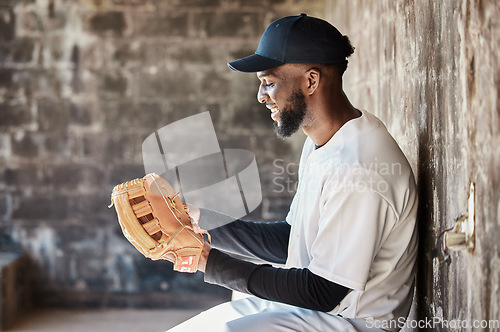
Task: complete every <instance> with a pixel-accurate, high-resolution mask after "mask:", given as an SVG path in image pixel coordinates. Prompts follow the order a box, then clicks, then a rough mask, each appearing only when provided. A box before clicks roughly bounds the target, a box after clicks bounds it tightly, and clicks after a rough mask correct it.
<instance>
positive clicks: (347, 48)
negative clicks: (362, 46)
mask: <svg viewBox="0 0 500 332" xmlns="http://www.w3.org/2000/svg"><path fill="white" fill-rule="evenodd" d="M339 47H341V48H342V51H343V53H344V55H345V57H346V60H344V61H343V62H340V63H333V64H332V65H333V66H334V67H335V68H336V69H337V71H338V72H339V74H340V76H342V75H343V74H344V72H345V71H346V69H347V64H348V63H349V61H347V58H348V57H350V56H351V55H352V54H353V53H354V47H353V46H352V44H351V41H350V40H349V37H347V36H345V35H344V36H342V41H341V45H340V46H339Z"/></svg>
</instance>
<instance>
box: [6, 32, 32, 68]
mask: <svg viewBox="0 0 500 332" xmlns="http://www.w3.org/2000/svg"><path fill="white" fill-rule="evenodd" d="M34 49H35V42H34V40H33V39H31V38H27V37H25V38H20V39H16V40H15V41H13V42H12V51H11V57H12V61H14V62H31V61H32V60H33V52H34Z"/></svg>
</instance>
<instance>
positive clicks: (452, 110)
mask: <svg viewBox="0 0 500 332" xmlns="http://www.w3.org/2000/svg"><path fill="white" fill-rule="evenodd" d="M327 4H328V7H327V8H326V14H325V17H326V18H327V19H329V21H330V22H332V23H333V24H334V25H336V26H337V27H338V28H339V29H340V30H341V31H342V32H343V33H345V34H347V35H349V36H350V38H351V41H352V43H353V45H354V46H355V47H356V51H355V53H354V55H353V56H352V58H351V60H350V65H349V69H348V70H347V73H346V77H345V90H346V91H347V94H348V96H349V97H350V98H351V99H352V101H353V103H354V104H355V106H357V107H360V108H364V109H367V110H369V111H371V112H373V113H375V114H376V115H378V116H379V117H380V118H381V119H382V120H383V121H384V122H385V123H386V124H387V126H388V129H389V131H390V132H391V133H392V134H393V135H394V136H395V138H396V140H397V141H398V142H399V143H400V145H401V147H402V148H403V150H404V152H405V153H406V155H407V157H408V159H409V160H410V162H411V164H412V166H413V169H414V171H415V173H416V175H417V177H418V185H419V190H420V203H421V204H420V220H419V223H420V232H421V241H420V244H421V247H420V258H419V266H418V267H419V271H418V287H417V293H416V300H417V306H416V308H415V309H414V312H413V314H412V315H413V318H416V319H422V320H425V319H426V318H427V319H433V318H434V317H436V318H441V319H445V320H455V321H456V322H457V321H467V322H469V323H471V324H472V323H473V322H474V320H479V321H480V320H500V308H499V303H500V289H499V284H500V257H499V256H500V255H499V241H498V239H499V238H500V190H499V188H500V176H499V173H498V171H499V169H500V144H499V143H500V108H499V94H498V88H499V83H500V69H499V68H500V67H499V63H500V62H499V60H500V56H499V55H498V49H499V48H500V21H499V16H500V5H499V4H498V2H497V1H494V0H490V1H392V0H381V1H361V0H357V1H356V0H353V1H330V2H327ZM471 182H473V183H475V186H476V187H475V188H476V195H475V215H476V218H475V227H476V228H475V250H474V251H472V252H471V251H460V252H450V257H451V264H450V265H447V264H444V265H440V264H439V263H438V260H437V259H432V257H430V253H431V251H432V248H433V247H434V243H435V239H436V237H437V236H438V234H440V233H441V232H442V231H443V230H445V229H447V228H450V227H452V226H454V224H455V219H456V218H457V217H459V216H460V215H462V214H467V213H468V201H467V200H468V194H469V185H470V183H471ZM438 245H440V241H438ZM427 327H429V326H427ZM434 328H435V329H436V330H443V331H444V330H448V329H446V328H445V327H444V326H443V325H439V324H438V325H436V326H434ZM458 330H464V331H465V330H471V329H470V328H464V329H458ZM474 330H478V329H474Z"/></svg>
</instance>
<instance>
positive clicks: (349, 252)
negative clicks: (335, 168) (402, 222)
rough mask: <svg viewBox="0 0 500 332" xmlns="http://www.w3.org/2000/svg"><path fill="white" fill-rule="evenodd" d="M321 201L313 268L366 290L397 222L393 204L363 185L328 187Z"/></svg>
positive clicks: (339, 282)
mask: <svg viewBox="0 0 500 332" xmlns="http://www.w3.org/2000/svg"><path fill="white" fill-rule="evenodd" d="M320 204H321V206H320V210H321V212H320V220H319V223H318V233H317V237H316V238H315V239H314V242H313V243H312V246H311V253H310V254H311V256H312V259H311V261H310V265H309V269H310V270H311V271H312V272H313V273H316V274H318V275H320V276H322V277H324V278H326V279H328V280H330V281H332V282H335V283H338V284H340V285H343V286H345V287H347V288H351V289H355V290H359V291H364V289H365V285H366V282H367V281H368V280H369V277H370V273H371V272H372V271H370V268H371V266H372V262H373V260H374V258H375V255H376V254H377V252H378V250H379V248H380V247H381V245H382V243H383V240H384V238H385V236H386V235H387V234H388V232H389V230H390V228H391V227H392V226H393V225H394V223H395V220H396V216H395V214H394V212H393V209H392V207H391V206H390V205H389V204H388V203H387V201H386V200H385V199H384V198H383V197H382V196H381V195H380V194H379V193H378V192H375V191H373V190H370V189H369V188H367V187H365V186H359V185H352V186H343V187H340V188H328V190H325V194H323V197H322V200H321V202H320Z"/></svg>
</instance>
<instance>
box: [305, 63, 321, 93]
mask: <svg viewBox="0 0 500 332" xmlns="http://www.w3.org/2000/svg"><path fill="white" fill-rule="evenodd" d="M306 78H307V92H308V94H309V95H312V94H313V93H314V91H316V89H317V88H318V86H319V82H320V79H321V72H320V71H319V69H317V68H311V69H309V70H308V71H307V72H306Z"/></svg>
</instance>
